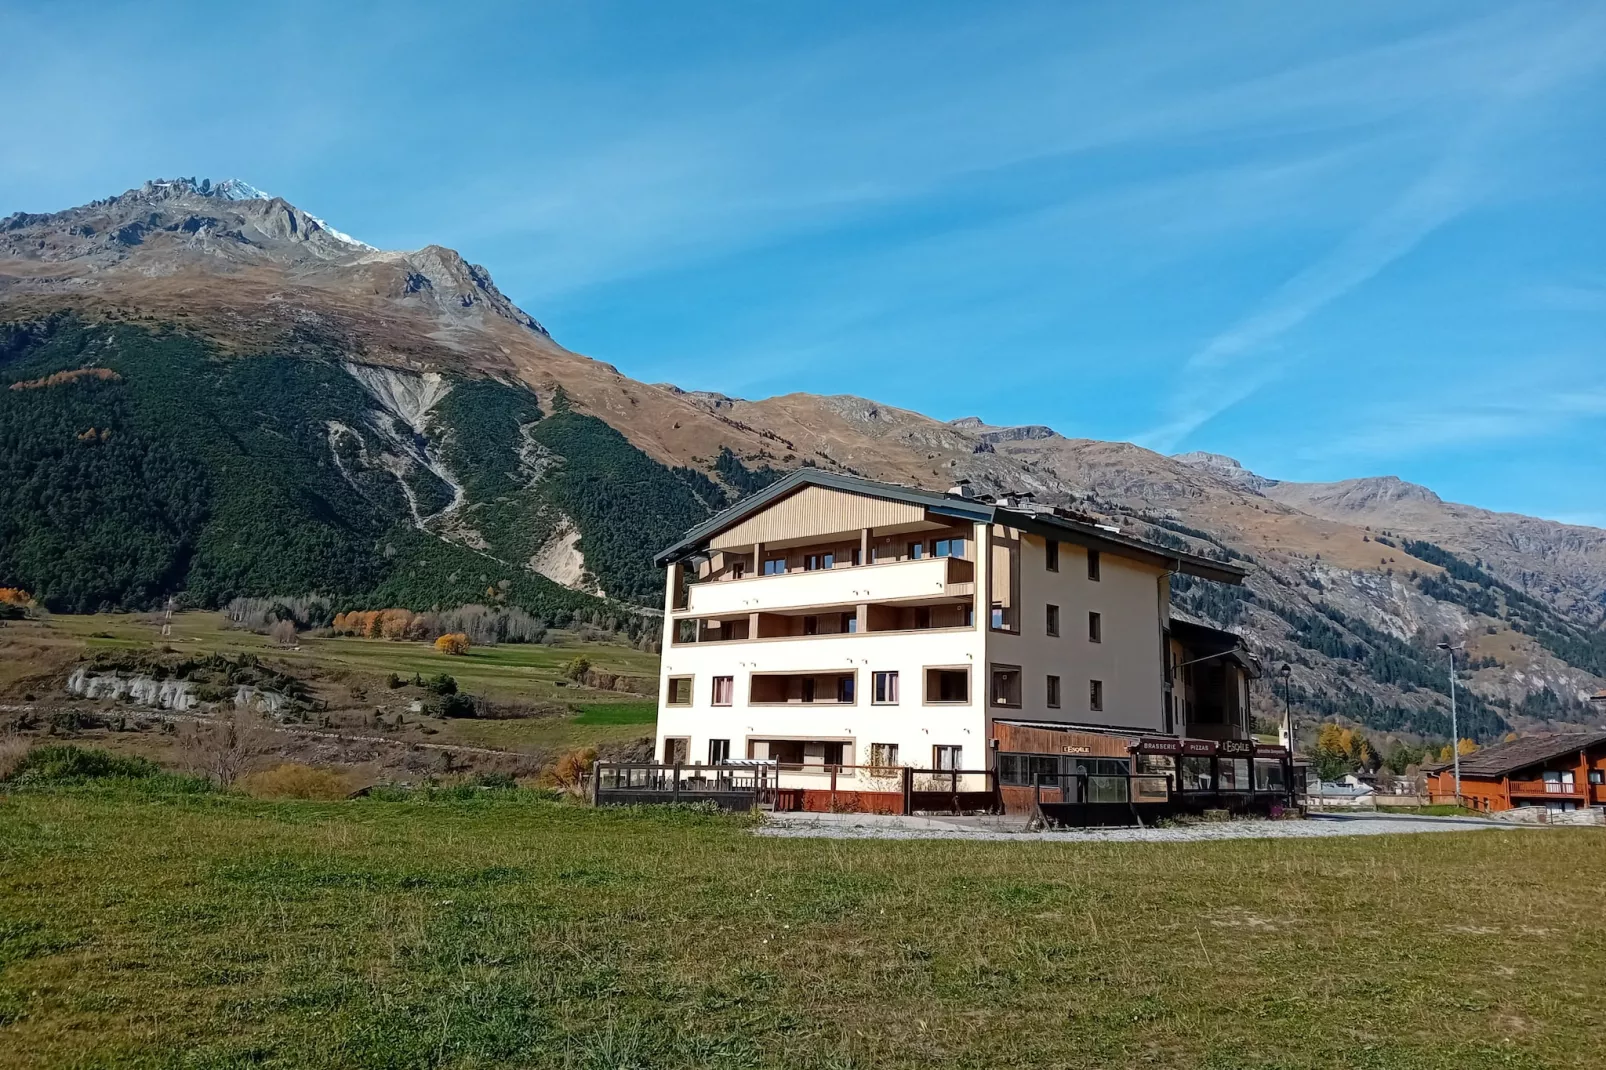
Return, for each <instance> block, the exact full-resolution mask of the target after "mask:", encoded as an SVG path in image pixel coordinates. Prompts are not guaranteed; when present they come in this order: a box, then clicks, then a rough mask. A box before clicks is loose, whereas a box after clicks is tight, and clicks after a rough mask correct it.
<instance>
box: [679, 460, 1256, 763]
mask: <svg viewBox="0 0 1606 1070" xmlns="http://www.w3.org/2000/svg"><path fill="white" fill-rule="evenodd" d="M659 561H660V563H661V564H663V565H665V566H667V573H668V575H667V583H666V596H665V604H664V642H663V659H662V679H661V681H660V692H659V694H660V699H659V715H658V734H657V740H656V751H655V753H656V756H657V758H658V759H659V760H660V761H662V762H664V763H666V764H681V765H684V764H709V765H718V764H722V763H726V762H730V761H740V760H755V761H770V762H775V763H777V764H779V765H780V766H782V767H787V768H794V767H795V768H801V769H805V770H806V769H808V768H812V767H818V768H822V769H823V768H828V767H855V768H857V769H861V770H869V771H875V770H885V769H889V768H895V767H911V768H914V769H919V770H936V771H943V770H966V771H981V770H996V769H997V768H998V767H999V766H998V759H999V754H1000V751H1001V749H1002V750H1003V751H1012V750H1018V749H1020V745H1019V744H1016V743H1012V742H1011V740H1012V738H1013V737H1012V736H1011V734H1010V731H1009V730H1010V729H1014V730H1016V735H1017V736H1019V735H1020V730H1025V729H1029V730H1031V732H1033V733H1036V734H1034V735H1032V738H1033V739H1036V740H1042V739H1049V740H1051V741H1052V742H1058V741H1060V740H1061V739H1062V738H1063V739H1067V740H1068V739H1070V738H1071V737H1070V736H1063V737H1062V736H1059V735H1053V736H1045V735H1042V733H1044V732H1047V733H1056V732H1058V733H1076V734H1078V735H1077V738H1078V739H1080V738H1082V736H1083V735H1086V734H1088V733H1093V734H1107V735H1111V736H1112V737H1119V738H1120V739H1121V740H1122V741H1125V740H1129V739H1131V740H1135V739H1137V738H1139V737H1143V736H1180V735H1182V734H1183V733H1184V731H1185V728H1186V723H1185V710H1186V708H1187V704H1186V703H1185V702H1184V700H1183V698H1182V696H1183V694H1184V691H1185V689H1184V687H1183V676H1184V675H1185V674H1188V673H1191V669H1188V668H1185V666H1187V665H1189V664H1191V663H1190V662H1188V659H1187V650H1186V649H1184V648H1182V647H1179V646H1178V643H1177V640H1176V639H1175V638H1174V637H1173V636H1172V635H1171V634H1170V622H1171V612H1170V599H1169V590H1170V584H1169V581H1170V576H1171V574H1172V573H1174V572H1178V571H1182V572H1186V573H1189V574H1191V575H1194V576H1197V577H1201V578H1205V579H1210V580H1215V581H1218V582H1226V583H1237V582H1240V581H1241V580H1242V578H1243V575H1244V573H1243V571H1242V570H1241V569H1238V568H1235V567H1233V566H1231V565H1229V564H1225V563H1222V562H1217V561H1213V560H1209V559H1206V558H1202V557H1197V556H1194V555H1191V554H1183V553H1178V552H1177V551H1175V550H1171V549H1167V548H1164V547H1160V546H1155V545H1153V544H1149V543H1145V542H1142V541H1139V540H1135V539H1132V538H1130V537H1125V536H1122V535H1121V534H1120V533H1119V532H1116V531H1113V530H1111V529H1108V528H1104V527H1100V526H1099V525H1097V524H1095V523H1093V522H1091V521H1090V520H1088V519H1086V518H1080V517H1076V516H1074V515H1070V514H1067V513H1064V512H1062V511H1054V510H1048V509H1038V508H1034V507H1032V506H1031V505H1030V503H1027V502H1020V501H1005V502H1003V503H997V502H990V501H978V500H975V499H972V498H970V497H968V496H966V495H965V494H963V493H961V492H957V491H956V492H950V493H949V494H934V493H931V492H927V491H921V490H916V489H913V488H908V487H902V486H897V485H892V484H883V483H875V482H871V481H868V480H861V479H857V478H852V477H847V476H840V475H835V474H828V473H821V472H819V471H817V470H813V469H804V470H801V471H799V472H796V473H793V474H792V475H790V476H788V477H787V478H785V479H783V480H781V481H780V482H778V483H776V484H774V485H772V486H771V487H769V488H767V489H766V490H764V491H761V492H759V493H758V494H755V495H753V496H751V497H750V498H748V499H746V500H744V501H742V502H740V503H738V504H737V505H735V506H733V507H732V508H730V509H728V510H726V511H725V512H723V513H721V514H719V515H718V516H716V517H714V518H713V519H712V520H710V521H708V522H707V523H705V524H703V525H701V526H700V527H698V528H696V529H694V530H693V531H691V532H689V533H688V534H687V536H686V538H685V539H683V540H682V541H681V542H680V543H678V544H676V545H675V546H674V547H671V548H670V549H668V550H666V551H665V552H664V553H663V554H661V555H660V556H659ZM1204 630H1205V631H1209V629H1204ZM1216 634H1217V635H1218V636H1225V637H1226V638H1227V640H1235V639H1236V637H1232V636H1230V633H1216ZM1225 645H1230V643H1226V642H1225V641H1224V646H1225ZM1212 659H1216V660H1225V659H1223V658H1222V656H1221V655H1219V654H1210V655H1208V657H1206V658H1204V659H1202V660H1206V661H1210V660H1212ZM1239 662H1240V663H1241V664H1245V665H1247V663H1246V662H1243V661H1242V659H1241V658H1240V659H1239ZM1229 678H1232V677H1231V675H1230V674H1229ZM1232 679H1236V678H1232ZM1246 679H1247V677H1244V678H1243V679H1242V680H1239V681H1238V682H1237V683H1234V684H1233V685H1232V687H1231V688H1223V687H1219V686H1217V685H1216V683H1215V682H1214V680H1212V688H1213V690H1212V691H1211V694H1212V695H1215V694H1216V692H1217V691H1220V692H1221V694H1223V695H1228V696H1229V697H1228V698H1226V699H1225V700H1224V702H1223V706H1222V711H1223V712H1222V715H1221V716H1222V720H1223V722H1224V723H1223V725H1222V726H1221V727H1220V728H1219V729H1218V730H1217V733H1216V736H1217V738H1234V737H1235V738H1247V730H1248V715H1247V692H1246V690H1244V687H1245V685H1246ZM1234 688H1235V689H1236V690H1233V689H1234ZM1234 694H1237V695H1241V696H1242V697H1241V699H1238V698H1233V697H1230V696H1231V695H1234ZM1022 738H1024V737H1022ZM1124 746H1125V744H1124V742H1123V743H1122V744H1121V746H1120V747H1115V746H1114V745H1113V744H1112V749H1111V750H1110V752H1109V753H1112V754H1113V753H1122V754H1124V753H1125V750H1124ZM1033 747H1034V749H1036V750H1046V749H1047V745H1045V744H1042V743H1041V742H1039V743H1036V744H1034V745H1033ZM1094 749H1095V750H1098V749H1099V748H1097V747H1095V748H1094ZM1063 750H1064V752H1065V753H1072V752H1073V751H1076V752H1079V753H1088V749H1087V748H1086V747H1073V746H1071V745H1070V744H1066V745H1065V746H1064V748H1063ZM857 775H861V776H871V777H872V778H873V776H874V775H876V774H874V773H873V772H867V773H861V774H857Z"/></svg>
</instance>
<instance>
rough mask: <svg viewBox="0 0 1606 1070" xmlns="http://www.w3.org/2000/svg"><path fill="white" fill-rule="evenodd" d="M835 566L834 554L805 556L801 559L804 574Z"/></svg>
mask: <svg viewBox="0 0 1606 1070" xmlns="http://www.w3.org/2000/svg"><path fill="white" fill-rule="evenodd" d="M835 565H836V555H835V554H830V553H826V554H807V555H805V556H804V558H803V571H805V572H819V571H821V570H823V569H828V568H832V567H834V566H835Z"/></svg>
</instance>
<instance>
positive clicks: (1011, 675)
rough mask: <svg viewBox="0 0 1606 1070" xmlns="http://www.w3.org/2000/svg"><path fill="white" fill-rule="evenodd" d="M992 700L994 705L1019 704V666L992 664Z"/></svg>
mask: <svg viewBox="0 0 1606 1070" xmlns="http://www.w3.org/2000/svg"><path fill="white" fill-rule="evenodd" d="M992 702H993V705H994V706H1019V705H1020V666H1019V665H994V666H993V691H992Z"/></svg>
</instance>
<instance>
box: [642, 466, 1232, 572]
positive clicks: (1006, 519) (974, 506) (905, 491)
mask: <svg viewBox="0 0 1606 1070" xmlns="http://www.w3.org/2000/svg"><path fill="white" fill-rule="evenodd" d="M810 486H813V487H827V488H830V489H832V490H840V491H846V492H848V493H850V494H865V495H869V496H871V497H878V498H891V499H894V500H897V501H902V502H908V503H909V504H911V505H919V506H923V507H924V508H925V509H926V510H927V511H928V512H931V513H935V514H937V515H939V516H948V517H953V518H954V519H956V520H970V521H973V522H980V523H984V524H988V523H999V524H1004V525H1007V526H1009V527H1012V528H1019V529H1020V530H1022V531H1028V532H1031V533H1032V534H1034V535H1041V536H1043V537H1044V538H1050V539H1058V540H1060V541H1061V542H1069V543H1075V544H1076V545H1079V546H1083V547H1086V548H1087V549H1089V550H1098V551H1100V552H1103V553H1111V554H1116V555H1118V556H1121V557H1127V558H1132V559H1134V560H1137V561H1142V562H1144V563H1146V564H1149V565H1152V566H1154V567H1155V568H1157V569H1160V570H1161V571H1164V572H1181V573H1184V574H1186V575H1189V576H1197V577H1199V578H1200V579H1206V580H1214V581H1215V582H1217V583H1230V584H1240V583H1242V582H1243V580H1244V577H1245V576H1247V575H1248V574H1249V573H1248V571H1247V570H1246V569H1242V568H1239V567H1238V566H1237V565H1231V564H1227V563H1225V562H1221V561H1213V560H1211V559H1210V558H1208V557H1200V556H1199V555H1198V554H1189V553H1179V552H1177V551H1175V550H1171V549H1167V548H1166V547H1163V546H1157V545H1155V544H1154V543H1148V542H1143V541H1142V540H1141V539H1134V538H1130V537H1128V536H1124V535H1121V534H1120V533H1119V532H1114V531H1110V530H1108V529H1105V528H1101V527H1099V526H1098V525H1096V524H1088V523H1084V522H1081V521H1077V520H1072V519H1070V518H1069V517H1062V516H1058V515H1056V514H1054V513H1047V512H1025V511H1021V510H1017V509H1009V508H1005V507H1003V506H999V505H995V504H993V503H991V502H978V501H971V500H970V499H967V498H957V497H952V496H950V495H947V494H936V493H933V492H931V491H928V490H920V489H918V488H916V487H904V486H899V485H896V484H891V483H878V482H876V481H874V480H870V479H862V478H860V477H858V476H848V475H842V474H840V473H837V472H822V471H821V470H819V469H818V468H799V469H797V470H796V471H794V472H792V473H791V474H790V475H787V476H785V477H784V478H782V479H779V480H777V481H775V482H774V483H771V484H770V485H769V486H768V487H765V488H764V489H763V490H761V491H758V492H756V493H754V494H750V495H748V496H747V497H745V498H743V499H742V500H741V501H739V502H737V503H736V504H735V505H732V506H730V507H729V508H728V509H724V510H722V511H721V512H718V513H716V514H714V515H713V516H711V517H709V518H708V519H707V520H705V521H703V522H702V523H701V524H698V525H697V526H696V527H694V528H692V529H691V530H690V531H688V532H686V534H685V535H684V536H682V537H681V539H680V541H679V542H677V543H675V544H674V545H673V546H670V547H669V548H668V549H665V550H663V551H662V552H660V553H659V554H658V555H657V556H655V557H654V558H653V561H654V563H656V564H657V565H658V566H660V567H662V566H664V565H672V564H674V563H675V562H677V561H684V560H686V559H687V558H688V557H692V556H694V555H696V554H698V553H699V552H702V551H703V550H704V549H705V548H706V544H707V542H708V540H709V539H711V538H713V537H714V536H715V535H717V534H719V533H720V532H721V531H723V530H725V529H726V528H728V527H731V526H732V525H734V524H737V523H739V522H741V521H742V520H745V519H746V518H747V517H749V516H752V515H754V514H755V513H758V512H761V511H762V510H764V509H766V508H768V507H769V506H771V505H773V504H774V503H776V502H778V501H780V500H781V499H782V498H785V497H787V496H788V495H790V494H793V493H795V492H796V491H798V490H801V489H802V488H804V487H810Z"/></svg>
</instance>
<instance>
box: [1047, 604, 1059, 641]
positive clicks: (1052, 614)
mask: <svg viewBox="0 0 1606 1070" xmlns="http://www.w3.org/2000/svg"><path fill="white" fill-rule="evenodd" d="M1044 626H1045V627H1047V629H1048V634H1049V635H1058V634H1059V633H1060V607H1059V606H1053V605H1051V606H1049V607H1048V619H1047V620H1046V621H1045V622H1044Z"/></svg>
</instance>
